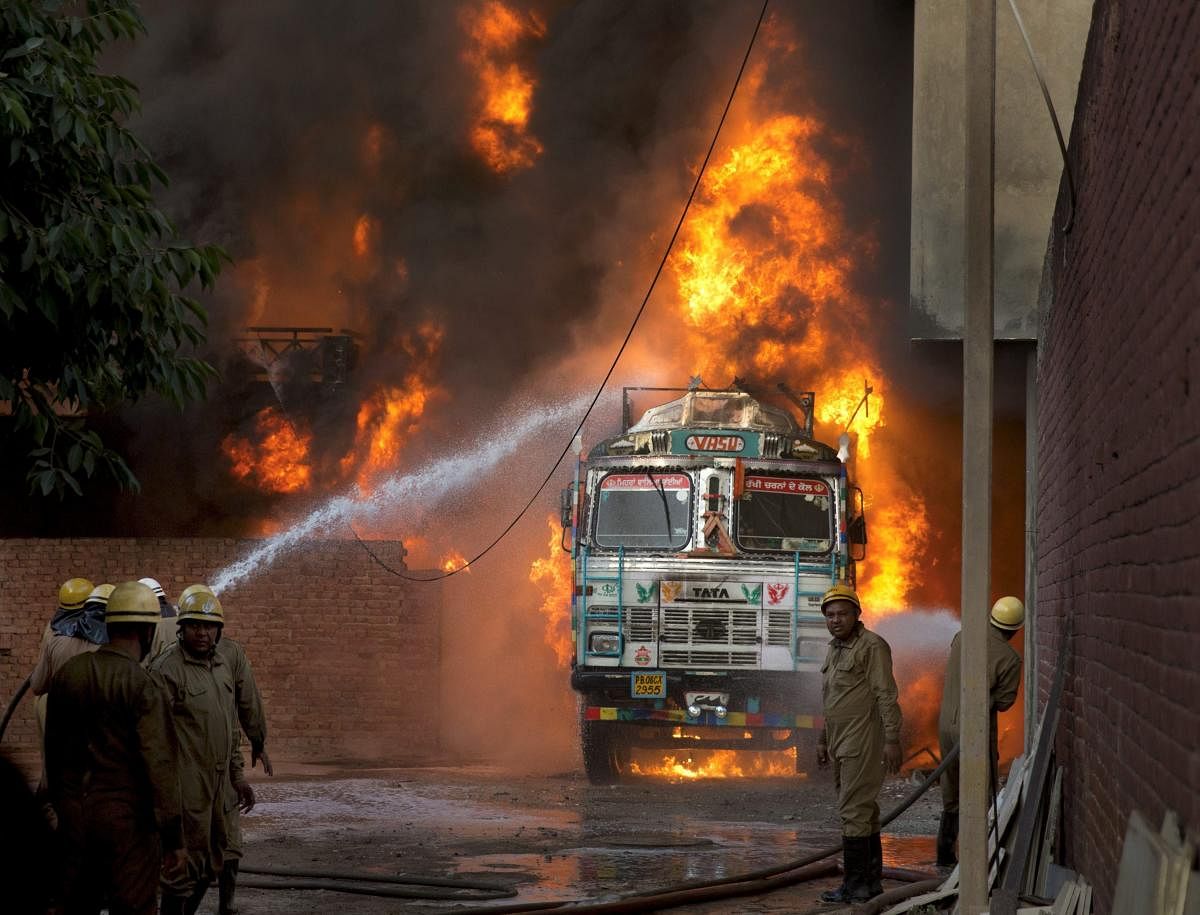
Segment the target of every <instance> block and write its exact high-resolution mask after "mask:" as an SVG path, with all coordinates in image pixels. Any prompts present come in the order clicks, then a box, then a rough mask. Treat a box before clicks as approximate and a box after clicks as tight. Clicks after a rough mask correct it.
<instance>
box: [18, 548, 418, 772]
mask: <svg viewBox="0 0 1200 915" xmlns="http://www.w3.org/2000/svg"><path fill="white" fill-rule="evenodd" d="M259 543H261V541H252V540H220V539H136V540H135V539H70V540H35V539H28V540H0V701H2V702H5V703H7V701H8V699H9V698H10V697H11V696H12V695H13V694H14V693H15V692H16V690H17V688H18V687H19V686H20V684H21V682H22V680H24V678H25V677H26V675H28V674H29V672H30V671H31V670H32V669H33V666H34V664H35V663H36V661H37V656H38V645H39V642H40V639H41V634H42V630H43V629H44V627H45V625H46V623H47V622H48V621H49V619H50V616H51V615H52V613H53V610H54V605H55V601H56V599H57V594H58V586H59V584H60V583H61V582H63V581H64V580H66V579H67V578H71V577H74V576H83V577H86V578H89V579H92V580H94V581H96V582H97V583H99V582H101V581H108V582H113V583H116V582H120V581H126V580H129V579H136V578H142V577H145V576H152V577H154V578H157V579H158V580H159V581H160V582H162V584H163V587H164V588H165V589H166V591H167V594H168V595H169V596H170V597H171V598H172V599H174V598H175V597H177V596H178V594H179V592H180V591H181V590H182V589H183V588H184V587H186V586H187V585H189V584H192V583H195V582H203V581H207V580H210V579H211V578H212V577H213V573H214V572H215V571H216V570H218V569H221V568H223V567H224V566H226V565H228V564H229V563H230V562H231V561H233V560H235V559H237V558H239V557H241V556H243V555H245V554H246V553H248V552H249V551H250V550H251V549H253V548H254V547H255V546H257V545H258V544H259ZM372 549H373V550H374V551H375V552H376V553H377V554H378V555H379V556H380V558H381V559H382V560H383V561H384V562H387V563H388V565H390V566H392V567H393V568H397V567H399V566H400V564H401V557H402V555H403V554H402V553H401V551H400V548H399V544H394V543H379V542H374V543H372ZM220 596H221V600H222V603H223V605H224V608H225V612H226V614H227V620H228V622H227V624H226V629H225V631H226V632H227V633H228V635H230V636H232V637H233V638H236V639H237V640H238V641H240V642H242V643H243V645H244V646H245V648H246V653H247V655H248V656H249V658H250V661H251V663H252V664H253V666H254V672H255V676H256V677H257V680H258V683H259V687H260V689H261V690H262V694H263V700H264V703H265V706H266V711H267V725H268V738H267V747H268V750H269V751H270V752H271V754H272V757H273V758H276V759H292V760H310V761H318V760H388V761H395V762H412V761H420V760H424V759H429V758H431V757H432V756H433V755H434V754H436V753H437V752H438V722H439V709H438V704H439V703H438V696H439V679H440V646H441V586H440V585H437V584H415V583H410V582H407V581H404V580H402V579H400V578H397V577H396V576H394V575H392V574H390V573H388V572H387V571H386V570H384V569H383V568H381V567H380V565H378V564H377V563H375V562H374V561H372V559H371V558H370V557H369V556H368V555H367V554H366V551H365V550H364V549H363V548H362V547H361V546H360V545H359V544H358V543H356V542H354V541H352V540H350V541H324V542H309V543H306V544H304V545H303V546H301V547H300V548H298V549H297V550H295V551H294V552H292V553H290V554H287V555H285V556H283V557H282V558H281V559H280V560H279V561H277V562H276V563H275V564H274V565H273V566H271V567H270V568H267V569H265V570H264V571H263V572H262V574H260V575H257V576H255V577H253V578H250V579H249V580H247V581H245V582H244V583H243V584H241V585H239V586H237V587H235V588H232V589H230V590H229V591H227V592H225V593H223V594H221V595H220ZM36 746H37V734H36V726H35V723H34V715H33V704H32V702H31V701H30V700H29V699H28V698H27V699H26V700H24V701H23V702H22V703H21V705H20V707H19V710H18V712H17V714H16V715H15V717H14V719H13V721H12V723H11V724H10V725H9V729H8V732H7V734H6V735H5V738H4V747H5V748H7V749H10V750H13V749H16V750H24V751H35V750H36Z"/></svg>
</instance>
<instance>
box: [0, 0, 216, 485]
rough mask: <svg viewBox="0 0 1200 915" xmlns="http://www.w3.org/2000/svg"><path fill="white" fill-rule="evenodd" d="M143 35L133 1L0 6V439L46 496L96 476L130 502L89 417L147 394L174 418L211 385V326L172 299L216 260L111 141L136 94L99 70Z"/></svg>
mask: <svg viewBox="0 0 1200 915" xmlns="http://www.w3.org/2000/svg"><path fill="white" fill-rule="evenodd" d="M144 31H145V27H144V24H143V21H142V19H141V16H140V15H139V13H138V11H137V7H136V5H135V3H134V2H133V0H109V2H100V0H88V2H86V3H83V2H73V3H64V2H58V0H2V2H0V163H2V164H3V168H2V169H0V317H2V320H3V321H4V325H5V332H4V333H3V334H2V335H0V410H2V409H3V402H7V403H8V405H9V406H10V409H11V414H12V416H11V417H5V418H4V419H3V421H2V423H0V429H3V430H4V431H3V432H0V435H4V436H6V437H8V438H10V440H15V441H16V442H17V444H18V446H19V447H21V448H22V449H23V448H24V447H30V448H31V449H32V450H31V451H30V452H29V456H28V480H29V483H30V486H31V488H32V490H33V491H34V492H39V493H42V494H44V495H48V494H50V493H55V492H56V493H58V494H59V496H62V495H63V494H64V493H66V492H68V491H73V492H75V493H76V494H78V493H80V491H81V487H80V480H81V479H83V478H87V477H91V476H92V474H93V473H94V472H95V471H96V469H97V468H98V467H104V468H107V469H108V471H110V472H111V473H112V475H113V476H114V477H115V478H116V479H117V480H118V481H119V482H120V483H121V484H122V485H125V486H129V487H132V488H136V487H137V480H136V478H135V477H134V475H133V473H132V471H131V470H130V469H129V467H128V466H127V465H126V463H125V461H124V459H123V458H122V457H121V456H120V455H119V454H117V453H116V452H115V451H113V450H112V449H111V448H109V447H107V446H106V445H105V444H104V443H103V442H102V441H101V439H100V436H99V435H97V434H96V432H95V430H94V429H93V428H91V426H90V422H89V415H90V414H94V413H96V412H98V411H103V410H106V409H110V408H113V407H115V406H117V405H119V404H122V403H130V402H133V401H136V400H138V399H139V398H140V397H142V396H143V395H145V394H147V393H149V392H157V393H158V394H161V395H162V396H164V397H166V398H167V399H168V400H169V401H171V402H172V403H174V404H176V405H178V406H182V405H183V404H185V403H186V402H188V401H190V400H195V399H199V398H202V397H203V396H204V389H205V384H206V382H207V381H208V380H209V379H210V378H211V377H212V376H213V375H214V374H215V372H214V370H213V368H212V366H210V365H209V364H208V363H206V362H204V361H203V360H201V359H198V358H195V357H194V356H189V355H186V352H185V350H190V349H191V348H193V347H195V346H196V345H197V344H199V343H201V342H202V341H203V340H204V332H205V324H206V320H207V318H206V314H205V311H204V309H203V308H201V306H200V305H199V304H198V303H197V302H196V301H195V300H194V299H192V298H190V297H188V296H187V295H185V294H184V292H185V290H187V289H188V288H189V287H190V286H192V285H193V284H196V283H198V284H199V286H200V288H201V289H207V288H208V287H210V286H211V285H212V283H213V281H214V279H215V277H216V275H217V273H218V271H219V270H220V268H221V265H222V262H223V261H225V260H227V258H226V256H225V254H224V252H223V251H222V250H221V249H220V248H217V247H213V246H193V245H190V244H187V243H185V242H182V241H180V240H179V239H178V238H177V236H176V233H175V230H174V228H173V226H172V225H171V223H170V221H169V220H168V219H167V218H166V217H165V216H164V215H163V214H162V213H161V212H160V211H159V210H158V209H157V208H156V207H155V205H154V199H153V196H152V190H153V187H154V185H155V184H156V183H157V184H162V185H165V183H166V176H165V175H164V174H163V173H162V171H161V170H160V169H159V168H158V167H157V166H156V165H155V164H154V162H153V161H152V160H151V158H150V156H149V154H148V153H147V151H146V149H145V148H144V147H143V146H142V144H141V143H139V142H138V140H137V138H136V137H135V136H134V135H133V134H132V133H131V132H130V131H129V130H128V129H127V128H126V127H124V126H123V123H124V122H125V121H126V120H127V119H128V118H129V116H130V115H131V114H132V113H133V112H135V111H136V110H137V106H138V96H137V89H136V87H135V86H134V85H133V84H132V83H130V82H129V81H128V80H126V79H122V78H121V77H119V76H113V75H107V74H104V73H101V72H100V71H99V69H98V63H97V57H98V55H99V54H100V52H101V50H102V49H103V47H104V46H105V45H106V44H107V43H108V42H110V41H113V40H117V39H121V38H125V39H134V38H136V37H137V36H138V35H139V34H140V33H143V32H144Z"/></svg>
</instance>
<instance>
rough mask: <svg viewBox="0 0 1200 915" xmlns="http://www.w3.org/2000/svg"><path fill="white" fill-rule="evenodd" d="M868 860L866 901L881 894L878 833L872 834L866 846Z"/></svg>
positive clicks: (879, 840) (881, 862) (880, 860)
mask: <svg viewBox="0 0 1200 915" xmlns="http://www.w3.org/2000/svg"><path fill="white" fill-rule="evenodd" d="M867 851H868V858H867V869H866V881H865V882H866V887H867V893H868V894H869V895H868V896H867V898H868V899H874V898H875V897H876V896H878V895H880V894H881V893H882V892H883V839H882V838H881V837H880V835H879V833H874V834H873V835H872V836H871V837H870V840H869V842H868V844H867Z"/></svg>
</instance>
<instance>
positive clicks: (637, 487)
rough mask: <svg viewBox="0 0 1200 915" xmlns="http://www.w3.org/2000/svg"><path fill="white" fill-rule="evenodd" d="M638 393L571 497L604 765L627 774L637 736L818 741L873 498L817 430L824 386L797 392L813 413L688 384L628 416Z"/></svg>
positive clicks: (599, 759)
mask: <svg viewBox="0 0 1200 915" xmlns="http://www.w3.org/2000/svg"><path fill="white" fill-rule="evenodd" d="M630 390H636V389H626V392H625V397H626V399H625V405H626V410H625V414H626V417H627V418H626V421H625V426H626V429H625V431H624V432H623V433H621V434H620V435H618V436H616V437H614V438H610V439H607V440H605V441H602V442H600V443H599V444H598V445H596V447H595V448H593V449H592V450H591V452H590V453H589V455H588V457H587V460H586V462H580V464H579V467H578V471H577V475H576V482H575V484H574V486H573V487H572V488H571V489H568V490H565V491H564V493H563V505H562V521H563V525H564V527H569V528H570V531H571V552H572V560H573V586H574V587H573V590H572V599H571V625H572V635H573V640H574V656H573V658H572V666H571V685H572V687H573V688H574V689H575V690H577V691H578V692H579V694H580V697H581V701H580V734H581V740H582V748H583V757H584V763H585V767H586V769H587V774H588V777H589V778H590V779H591V780H592V781H595V782H605V781H610V780H613V779H615V778H618V777H620V775H621V774H622V773H624V772H625V771H627V769H628V767H629V762H630V750H631V749H633V748H634V747H655V748H664V749H674V750H676V751H678V752H686V750H687V749H690V748H692V747H700V748H724V749H730V748H734V749H760V750H766V749H784V748H787V747H789V746H795V747H801V746H804V745H806V744H807V742H808V741H806V739H805V738H806V735H809V736H811V735H814V734H815V733H816V732H815V729H817V728H819V727H821V719H820V717H819V716H820V667H821V663H822V660H823V658H824V653H825V645H826V643H827V641H828V638H829V636H828V633H827V631H826V629H825V625H824V620H823V618H822V616H821V612H820V598H821V595H822V594H823V593H824V592H825V591H826V589H828V588H829V587H830V586H831V585H832V584H835V583H837V582H850V583H853V581H854V563H855V560H856V559H862V551H863V550H864V549H865V544H866V525H865V520H864V517H863V512H862V492H861V490H859V489H858V488H857V487H855V486H853V485H851V483H850V481H849V480H848V478H847V473H846V465H845V464H844V463H843V461H842V460H840V459H839V455H838V453H837V452H835V451H834V449H832V448H830V447H829V446H828V445H825V444H822V443H820V442H818V441H815V440H814V439H813V437H812V428H813V395H812V394H811V393H809V394H805V395H803V396H801V397H796V398H794V400H795V403H796V404H797V405H798V406H799V407H800V409H801V412H802V414H803V421H802V422H797V420H796V418H795V417H794V416H793V415H792V414H791V413H790V412H788V411H786V410H783V409H780V408H778V407H775V406H771V405H768V404H765V403H761V402H759V401H758V400H756V399H755V398H753V397H751V396H750V395H749V394H747V393H745V392H743V391H739V390H732V391H709V390H689V391H688V392H687V393H685V394H684V395H683V396H682V397H680V398H678V399H677V400H673V401H671V402H669V403H666V404H662V405H661V406H657V407H653V408H651V409H649V410H647V411H646V413H645V415H644V416H643V417H642V418H641V420H640V421H639V422H637V423H636V424H634V425H629V422H628V413H629V410H628V406H629V391H630ZM654 390H663V389H654ZM856 554H857V555H856ZM802 755H804V754H801V753H800V752H799V750H798V752H797V760H798V762H799V761H800V760H801V756H802Z"/></svg>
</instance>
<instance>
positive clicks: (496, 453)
mask: <svg viewBox="0 0 1200 915" xmlns="http://www.w3.org/2000/svg"><path fill="white" fill-rule="evenodd" d="M592 398H593V395H592V394H584V395H580V396H578V397H575V398H574V399H572V400H569V401H566V402H562V403H558V404H552V405H548V406H541V407H535V408H532V409H530V410H528V411H526V412H525V413H523V414H521V415H519V416H516V417H513V418H510V419H508V420H506V421H502V422H500V423H498V424H497V426H496V428H495V429H494V430H493V431H492V432H491V433H490V434H489V435H487V436H486V437H484V438H482V439H480V440H479V441H478V444H476V446H475V447H474V448H472V449H471V450H470V451H463V452H459V453H457V454H453V455H450V456H447V457H444V458H441V459H439V460H435V461H433V462H431V463H429V464H427V465H426V466H425V467H424V468H423V469H421V470H419V471H416V472H414V473H396V474H393V475H392V476H390V477H388V478H386V479H385V480H383V481H382V482H381V483H380V484H379V485H378V486H377V487H376V489H375V491H374V492H372V493H371V494H370V495H368V496H362V495H361V494H359V493H357V492H355V491H350V492H348V493H346V494H344V495H341V496H335V497H334V498H332V499H330V500H328V501H327V502H325V503H324V504H323V505H321V506H320V507H318V508H316V509H314V510H313V511H312V512H310V513H309V514H308V515H307V516H306V517H304V518H302V519H301V520H300V521H298V522H296V523H295V524H293V525H292V526H291V527H289V528H288V529H287V530H285V531H281V532H280V533H278V534H276V535H275V536H273V537H270V538H268V539H267V540H266V541H265V542H264V543H263V544H262V545H261V546H259V547H257V548H256V549H254V550H252V551H251V552H250V553H248V554H246V555H245V556H243V557H242V558H240V559H238V560H236V561H235V562H233V563H230V564H229V565H227V566H226V567H225V568H223V569H221V570H220V571H218V572H217V573H216V574H215V575H214V576H213V580H212V588H213V590H214V591H216V592H217V593H218V594H219V593H221V592H223V591H226V590H228V589H229V588H232V587H235V586H236V585H238V584H240V583H241V582H243V581H245V580H246V579H248V578H250V577H252V576H253V575H256V574H258V573H259V572H260V571H262V570H263V569H265V568H267V567H269V566H270V565H272V564H273V563H274V562H275V561H276V560H277V559H278V558H279V557H280V556H281V555H283V554H286V553H287V552H289V551H290V550H292V549H295V548H296V546H298V545H299V544H300V543H301V542H302V541H304V540H306V539H308V538H310V537H312V536H313V535H314V534H318V533H321V532H324V531H330V530H333V529H334V528H337V527H339V526H341V525H343V524H348V523H351V522H354V521H370V520H371V519H372V518H376V517H378V516H379V515H380V514H382V513H383V512H384V511H385V510H387V509H389V508H393V507H395V506H397V505H400V504H402V502H406V503H411V502H414V501H415V502H429V501H432V500H435V499H439V498H441V497H443V496H445V495H446V494H447V493H449V492H451V491H453V490H455V489H461V488H463V487H466V486H469V485H471V484H473V483H475V482H476V481H477V480H478V479H479V476H480V475H481V474H482V473H484V472H486V471H488V470H490V469H492V468H493V467H495V466H496V465H497V464H499V463H500V462H501V461H502V460H504V459H506V458H509V457H511V456H512V455H513V453H514V452H516V451H517V450H518V449H519V448H521V447H523V446H525V445H527V443H528V441H529V438H530V436H532V435H534V434H535V433H538V432H541V431H543V430H545V429H546V428H547V427H551V426H555V425H558V424H561V423H566V422H568V421H569V420H571V419H572V418H573V417H574V416H577V415H578V414H579V413H580V412H581V411H582V410H584V409H586V408H587V406H588V404H589V403H590V402H591V401H592Z"/></svg>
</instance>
